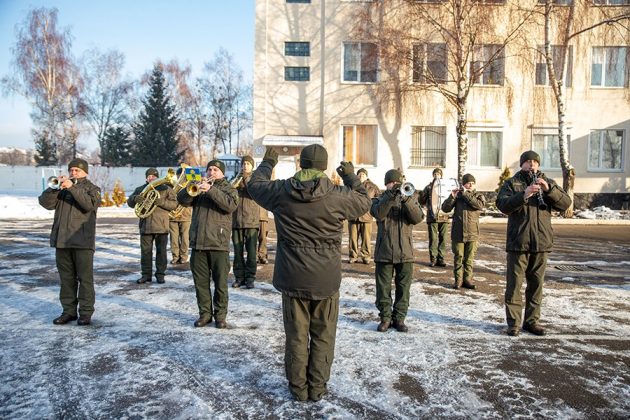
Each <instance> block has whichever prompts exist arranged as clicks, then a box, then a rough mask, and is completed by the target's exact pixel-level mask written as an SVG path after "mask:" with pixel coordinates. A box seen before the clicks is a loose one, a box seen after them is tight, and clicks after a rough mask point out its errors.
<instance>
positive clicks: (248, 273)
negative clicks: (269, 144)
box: [232, 155, 260, 289]
mask: <svg viewBox="0 0 630 420" xmlns="http://www.w3.org/2000/svg"><path fill="white" fill-rule="evenodd" d="M253 169H254V159H253V158H252V157H251V156H248V155H246V156H243V158H242V159H241V176H242V178H241V181H237V182H238V185H235V188H236V190H237V191H238V197H239V202H238V207H236V210H235V211H234V214H232V243H233V244H234V270H233V271H234V277H235V280H234V283H232V287H241V286H244V287H245V288H247V289H253V288H254V281H255V280H256V262H257V261H256V260H257V245H258V228H259V225H260V221H259V218H260V206H258V204H256V202H255V201H254V200H253V199H252V198H251V197H250V196H249V192H248V191H247V182H249V179H250V178H251V176H252V171H253ZM245 254H247V259H245Z"/></svg>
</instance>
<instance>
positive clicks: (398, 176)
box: [385, 169, 403, 185]
mask: <svg viewBox="0 0 630 420" xmlns="http://www.w3.org/2000/svg"><path fill="white" fill-rule="evenodd" d="M402 180H403V176H402V172H400V171H399V170H397V169H390V170H389V171H387V172H385V185H387V184H389V183H390V182H397V183H402Z"/></svg>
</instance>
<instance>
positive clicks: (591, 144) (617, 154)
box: [588, 130, 625, 171]
mask: <svg viewBox="0 0 630 420" xmlns="http://www.w3.org/2000/svg"><path fill="white" fill-rule="evenodd" d="M624 143H625V131H624V130H592V131H591V134H590V135H589V141H588V149H589V151H588V155H589V160H588V169H589V170H596V171H597V170H601V171H621V170H623V166H624V162H623V154H624V148H625V144H624Z"/></svg>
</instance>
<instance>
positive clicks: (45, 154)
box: [34, 133, 57, 166]
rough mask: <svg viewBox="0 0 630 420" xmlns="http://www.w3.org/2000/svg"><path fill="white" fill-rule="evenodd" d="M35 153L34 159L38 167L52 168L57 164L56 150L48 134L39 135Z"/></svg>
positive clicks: (36, 140)
mask: <svg viewBox="0 0 630 420" xmlns="http://www.w3.org/2000/svg"><path fill="white" fill-rule="evenodd" d="M35 152H36V153H35V156H34V158H35V162H36V163H37V166H52V165H56V164H57V155H56V153H55V148H54V146H53V145H52V144H51V142H50V139H49V138H48V136H47V135H46V133H43V134H37V138H36V139H35Z"/></svg>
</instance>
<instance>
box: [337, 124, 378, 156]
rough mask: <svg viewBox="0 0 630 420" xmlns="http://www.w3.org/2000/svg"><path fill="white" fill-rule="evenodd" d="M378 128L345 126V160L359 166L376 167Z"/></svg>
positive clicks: (372, 126) (371, 126)
mask: <svg viewBox="0 0 630 420" xmlns="http://www.w3.org/2000/svg"><path fill="white" fill-rule="evenodd" d="M377 137H378V126H376V125H344V126H343V160H345V161H350V162H352V163H354V165H355V166H357V165H376V144H377Z"/></svg>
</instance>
